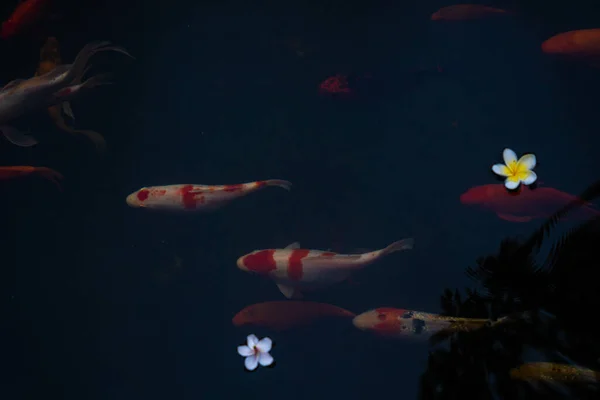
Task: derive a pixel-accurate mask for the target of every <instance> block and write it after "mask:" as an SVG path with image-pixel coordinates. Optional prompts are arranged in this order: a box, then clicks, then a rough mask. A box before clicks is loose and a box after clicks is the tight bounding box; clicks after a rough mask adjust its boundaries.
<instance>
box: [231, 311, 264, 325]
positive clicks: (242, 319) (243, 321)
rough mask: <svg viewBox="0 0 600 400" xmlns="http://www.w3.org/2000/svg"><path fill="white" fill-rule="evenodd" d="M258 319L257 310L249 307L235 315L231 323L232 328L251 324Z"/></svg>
mask: <svg viewBox="0 0 600 400" xmlns="http://www.w3.org/2000/svg"><path fill="white" fill-rule="evenodd" d="M258 317H259V313H258V310H256V307H254V306H249V307H246V308H244V309H243V310H242V311H240V312H238V313H237V314H235V316H234V317H233V318H232V320H231V322H232V323H233V325H234V326H243V325H247V324H250V323H252V322H253V321H255V320H256V319H257V318H258Z"/></svg>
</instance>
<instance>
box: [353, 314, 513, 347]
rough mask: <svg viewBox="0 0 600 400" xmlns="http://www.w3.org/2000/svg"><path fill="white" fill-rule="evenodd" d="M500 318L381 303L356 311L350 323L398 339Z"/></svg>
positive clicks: (459, 329)
mask: <svg viewBox="0 0 600 400" xmlns="http://www.w3.org/2000/svg"><path fill="white" fill-rule="evenodd" d="M501 320H503V319H499V320H498V321H495V322H492V321H491V320H489V319H479V318H458V317H447V316H443V315H438V314H430V313H425V312H420V311H413V310H405V309H402V308H390V307H382V308H377V309H374V310H370V311H366V312H364V313H362V314H359V315H357V316H356V317H355V318H354V319H353V321H352V323H353V324H354V326H355V327H357V328H358V329H360V330H363V331H369V332H372V333H373V334H375V335H378V336H385V337H391V338H398V339H414V338H419V337H421V338H428V337H430V336H432V335H434V334H437V333H439V332H441V331H448V332H468V331H472V330H475V329H479V328H482V327H484V326H493V325H495V324H497V323H499V322H500V321H501Z"/></svg>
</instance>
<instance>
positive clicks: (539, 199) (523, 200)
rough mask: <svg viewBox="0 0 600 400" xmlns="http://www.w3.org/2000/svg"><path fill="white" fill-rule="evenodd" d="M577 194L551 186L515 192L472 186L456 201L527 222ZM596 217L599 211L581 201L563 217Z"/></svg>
mask: <svg viewBox="0 0 600 400" xmlns="http://www.w3.org/2000/svg"><path fill="white" fill-rule="evenodd" d="M576 200H577V197H576V196H573V195H570V194H568V193H565V192H561V191H560V190H557V189H554V188H551V187H538V188H535V189H531V188H529V187H527V186H525V187H521V188H520V190H517V191H516V192H515V193H513V192H509V191H507V190H506V188H505V187H504V185H503V184H493V185H482V186H475V187H472V188H470V189H469V190H467V191H466V192H465V193H463V194H462V195H461V196H460V202H461V203H462V204H467V205H477V206H481V207H483V208H485V209H489V210H491V211H493V212H495V213H496V214H497V215H498V217H500V218H502V219H504V220H506V221H511V222H529V221H531V220H532V219H535V218H548V217H550V216H551V215H552V214H553V213H554V212H556V211H558V210H559V209H561V208H562V207H564V206H566V205H567V204H568V203H570V202H572V201H576ZM594 216H600V211H598V210H596V209H595V208H593V207H591V205H590V203H585V204H583V203H582V205H581V207H578V208H577V209H575V210H573V211H572V212H571V213H569V214H568V215H567V217H566V218H565V219H588V218H592V217H594Z"/></svg>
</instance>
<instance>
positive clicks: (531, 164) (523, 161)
mask: <svg viewBox="0 0 600 400" xmlns="http://www.w3.org/2000/svg"><path fill="white" fill-rule="evenodd" d="M536 163H537V160H536V158H535V155H533V154H525V155H523V157H521V158H519V161H518V162H517V169H519V170H521V168H524V169H528V170H531V169H534V168H535V164H536Z"/></svg>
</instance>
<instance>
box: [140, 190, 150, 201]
mask: <svg viewBox="0 0 600 400" xmlns="http://www.w3.org/2000/svg"><path fill="white" fill-rule="evenodd" d="M148 197H150V191H149V190H148V189H142V190H140V191H139V192H137V198H138V200H139V201H146V200H148Z"/></svg>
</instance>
